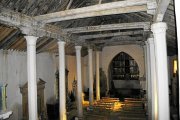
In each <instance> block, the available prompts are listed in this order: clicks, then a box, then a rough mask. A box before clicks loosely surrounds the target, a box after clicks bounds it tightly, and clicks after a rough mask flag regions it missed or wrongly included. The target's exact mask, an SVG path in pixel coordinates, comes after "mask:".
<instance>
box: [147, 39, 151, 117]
mask: <svg viewBox="0 0 180 120" xmlns="http://www.w3.org/2000/svg"><path fill="white" fill-rule="evenodd" d="M146 47H147V85H148V86H147V87H148V91H147V98H148V118H149V119H151V115H152V113H151V108H152V104H151V101H152V98H151V97H152V96H151V65H150V63H151V61H150V49H149V44H148V42H146Z"/></svg>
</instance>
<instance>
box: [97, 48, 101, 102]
mask: <svg viewBox="0 0 180 120" xmlns="http://www.w3.org/2000/svg"><path fill="white" fill-rule="evenodd" d="M96 100H97V101H98V100H100V79H99V51H96Z"/></svg>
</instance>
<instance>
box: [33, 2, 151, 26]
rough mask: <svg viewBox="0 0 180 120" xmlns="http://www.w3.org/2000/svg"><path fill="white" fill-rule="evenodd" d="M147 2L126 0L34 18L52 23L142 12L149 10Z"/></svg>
mask: <svg viewBox="0 0 180 120" xmlns="http://www.w3.org/2000/svg"><path fill="white" fill-rule="evenodd" d="M147 3H148V1H147V0H125V1H118V2H111V3H104V4H97V5H93V6H88V7H82V8H76V9H70V10H65V11H60V12H55V13H49V14H45V15H39V16H35V17H34V19H35V20H37V21H41V22H43V23H51V22H57V21H64V20H72V19H78V18H87V17H95V16H103V15H111V14H121V13H131V12H140V11H146V10H147Z"/></svg>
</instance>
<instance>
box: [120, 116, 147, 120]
mask: <svg viewBox="0 0 180 120" xmlns="http://www.w3.org/2000/svg"><path fill="white" fill-rule="evenodd" d="M119 120H147V119H146V118H139V117H123V116H122V117H121V116H120V117H119Z"/></svg>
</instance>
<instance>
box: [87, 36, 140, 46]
mask: <svg viewBox="0 0 180 120" xmlns="http://www.w3.org/2000/svg"><path fill="white" fill-rule="evenodd" d="M142 40H143V37H129V36H119V37H113V38H111V39H105V40H94V41H88V40H87V41H88V42H90V43H93V44H99V43H107V42H112V43H113V42H131V41H142Z"/></svg>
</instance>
